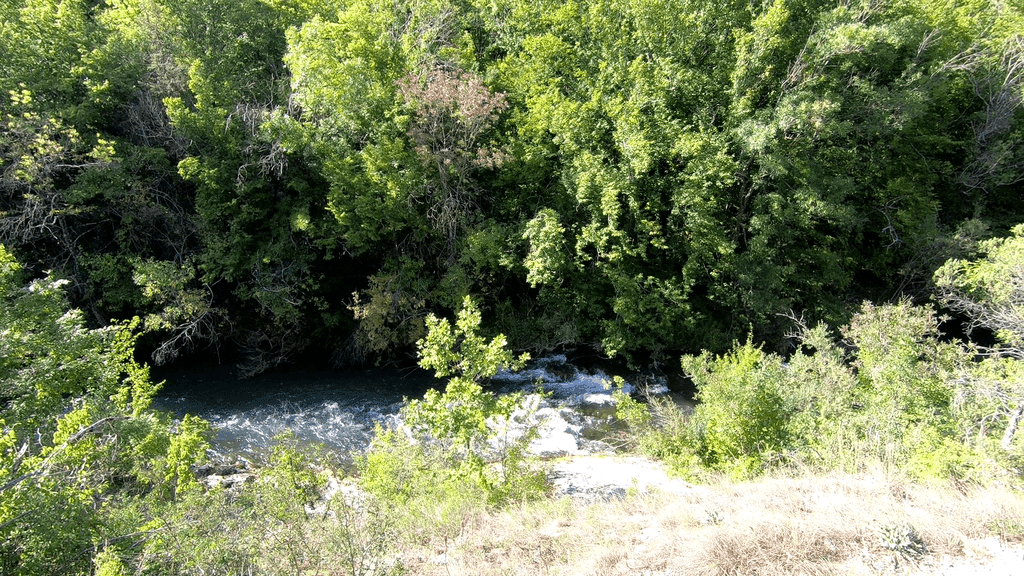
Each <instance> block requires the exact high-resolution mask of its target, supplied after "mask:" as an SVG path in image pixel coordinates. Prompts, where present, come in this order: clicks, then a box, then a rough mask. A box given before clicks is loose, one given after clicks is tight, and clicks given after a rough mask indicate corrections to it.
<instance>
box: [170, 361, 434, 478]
mask: <svg viewBox="0 0 1024 576" xmlns="http://www.w3.org/2000/svg"><path fill="white" fill-rule="evenodd" d="M153 377H154V379H157V380H164V381H166V383H165V384H164V388H163V390H162V391H161V393H160V395H159V396H158V397H157V399H156V401H155V404H156V406H157V407H158V408H162V409H166V410H170V411H172V412H173V413H174V414H175V416H176V417H178V418H181V417H182V416H184V415H185V414H194V415H197V416H200V417H202V418H204V419H206V420H208V421H209V422H210V424H211V425H212V426H213V427H214V430H215V434H214V438H213V441H212V447H213V452H214V454H213V455H214V456H215V457H217V458H220V459H223V460H229V461H234V460H245V461H250V462H254V463H260V462H262V461H263V460H264V458H265V455H266V453H267V450H268V447H270V446H271V445H273V443H274V442H273V441H274V437H276V436H278V435H280V434H282V433H285V432H292V433H294V435H295V437H296V438H297V439H298V440H299V442H300V443H306V444H313V443H318V444H323V445H325V446H326V447H327V448H328V449H330V450H333V451H334V452H336V453H337V454H338V456H340V457H341V459H342V460H343V461H344V460H346V459H348V457H349V456H350V455H351V454H352V453H353V452H358V451H359V450H362V449H363V448H365V446H366V445H367V444H368V443H369V441H370V437H371V434H372V432H373V428H374V425H375V423H377V422H382V423H386V422H387V420H388V419H389V418H394V416H395V415H396V414H397V413H398V410H399V408H400V407H401V402H402V399H403V397H410V398H418V397H421V396H422V395H423V394H424V393H425V392H426V391H427V390H428V389H430V388H431V387H432V386H438V385H439V384H443V383H441V382H440V381H439V380H436V379H435V378H433V377H431V375H430V374H429V373H427V372H425V371H422V370H386V369H373V370H352V371H330V370H322V371H318V370H305V369H301V368H297V369H292V370H287V371H281V372H275V373H271V374H264V375H261V376H258V377H256V378H252V379H249V380H239V379H238V378H237V376H236V375H235V373H234V370H233V368H232V367H230V366H191V367H175V368H170V369H162V370H154V373H153Z"/></svg>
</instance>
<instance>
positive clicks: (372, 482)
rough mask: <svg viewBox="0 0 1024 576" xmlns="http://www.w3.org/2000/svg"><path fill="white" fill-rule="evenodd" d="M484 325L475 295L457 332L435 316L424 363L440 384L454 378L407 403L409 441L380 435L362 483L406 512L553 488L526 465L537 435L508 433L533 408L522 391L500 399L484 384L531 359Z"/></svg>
mask: <svg viewBox="0 0 1024 576" xmlns="http://www.w3.org/2000/svg"><path fill="white" fill-rule="evenodd" d="M479 326H480V311H479V310H478V309H477V307H476V305H475V304H474V303H473V301H472V300H471V299H470V298H469V297H467V298H466V299H465V300H464V302H463V307H462V310H461V311H460V312H459V313H458V317H457V319H456V322H455V324H454V326H453V325H452V324H451V323H450V322H449V321H448V320H445V319H439V318H436V317H434V316H433V315H431V316H429V317H428V318H427V329H428V331H427V336H426V337H425V338H423V339H422V340H420V341H419V343H418V346H419V354H420V365H421V366H423V367H424V368H432V369H434V370H435V373H436V375H437V376H438V377H439V378H443V377H448V376H452V377H451V378H450V380H449V381H448V384H447V385H446V387H445V391H444V392H443V393H441V392H438V391H437V390H430V391H428V392H427V393H426V394H425V395H424V397H423V399H422V400H408V401H407V403H406V405H405V407H404V408H403V409H402V417H403V420H404V422H405V425H406V427H407V430H408V436H407V435H405V434H403V433H401V432H399V431H396V430H391V431H386V432H385V431H383V430H380V429H378V433H377V437H376V439H375V441H374V445H373V447H372V449H371V450H370V452H369V453H368V454H367V456H366V457H365V458H364V459H363V462H362V485H363V487H364V488H366V489H367V490H368V491H370V492H371V493H373V494H375V495H377V496H379V497H382V498H385V499H388V500H392V501H394V502H395V503H396V504H399V505H402V506H410V502H412V501H416V500H423V501H427V502H431V501H432V502H441V503H452V506H451V507H453V508H455V509H458V508H459V507H461V506H462V504H461V503H462V502H464V501H466V502H470V501H473V500H474V499H475V498H477V497H478V496H480V497H482V498H483V500H484V501H485V502H487V503H491V504H496V503H500V502H505V501H510V500H519V499H525V498H531V497H536V496H538V495H539V494H541V493H543V491H544V490H545V489H546V487H545V485H544V480H543V475H542V474H539V473H538V472H536V471H531V470H529V468H528V466H527V464H526V461H525V448H526V446H527V444H528V443H529V441H530V440H531V438H532V437H531V433H530V431H527V433H526V434H523V435H519V436H515V437H512V438H509V437H508V436H507V435H506V434H503V432H506V431H507V428H508V425H509V423H510V422H511V421H512V420H513V419H514V418H515V415H514V412H516V411H517V410H523V407H524V406H528V405H530V404H529V403H528V402H524V395H523V394H521V393H519V394H508V395H505V396H502V397H496V396H495V395H494V394H492V393H491V392H488V391H485V390H484V389H483V388H482V387H481V385H480V383H479V381H480V380H482V379H484V378H489V377H491V376H493V375H495V374H496V373H497V372H498V370H499V369H501V368H503V367H504V368H508V369H511V370H515V369H519V368H521V367H522V366H523V365H524V364H525V362H526V360H527V359H529V356H528V355H527V354H523V355H521V356H519V357H518V358H516V357H514V356H513V355H512V353H511V352H509V351H508V350H506V349H505V338H504V336H502V335H498V336H495V337H494V338H493V339H491V340H490V341H489V342H488V341H487V340H485V339H484V338H483V337H482V336H480V335H479V334H478V330H479ZM533 409H536V406H535V405H533ZM447 505H448V504H442V506H447Z"/></svg>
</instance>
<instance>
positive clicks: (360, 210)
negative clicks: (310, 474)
mask: <svg viewBox="0 0 1024 576" xmlns="http://www.w3.org/2000/svg"><path fill="white" fill-rule="evenodd" d="M4 6H5V14H10V17H9V18H7V19H5V21H4V23H3V24H2V26H3V32H4V34H3V35H2V40H0V43H2V44H0V47H2V54H0V55H2V56H3V58H2V60H3V64H2V65H0V66H2V72H3V73H2V78H0V88H2V94H0V98H2V99H3V101H4V112H3V113H2V121H3V123H4V129H3V133H2V135H0V158H2V162H3V165H2V178H0V185H2V194H3V195H2V197H0V202H2V205H0V211H2V215H0V236H2V239H3V241H4V242H5V243H7V244H8V245H10V246H14V247H16V248H17V249H18V250H19V253H20V254H23V255H24V258H25V259H26V261H27V262H28V263H29V264H30V265H32V266H38V267H39V268H40V269H53V270H57V271H60V273H61V275H62V277H65V278H67V279H68V280H69V281H70V282H71V285H70V288H71V292H70V294H71V296H72V298H73V299H74V301H75V303H76V304H81V307H82V308H83V309H84V310H86V311H87V312H88V313H89V316H90V319H91V320H93V321H94V322H95V323H96V324H97V325H101V324H105V323H107V322H109V321H111V320H113V319H118V318H120V319H124V318H127V317H128V316H130V315H133V314H134V313H135V312H136V311H138V312H142V313H143V315H145V316H146V317H147V319H148V320H147V323H146V325H147V330H149V335H148V336H147V339H146V340H145V342H146V343H147V345H148V346H149V347H151V348H153V349H155V350H156V352H157V353H156V356H155V359H157V360H160V361H163V360H169V359H171V358H174V357H175V356H176V354H177V353H178V352H184V351H188V350H191V349H194V348H196V347H200V346H202V345H206V344H217V345H220V344H222V343H227V342H231V343H233V344H234V348H235V350H236V351H238V352H239V353H240V354H239V356H240V358H239V359H240V361H241V364H242V372H243V373H245V374H251V373H256V372H258V371H260V370H264V369H267V368H271V367H273V366H276V365H278V364H280V363H282V362H287V361H288V359H289V358H290V357H291V356H293V355H294V354H295V353H297V352H299V351H301V350H302V349H304V348H306V347H309V346H319V347H324V348H328V349H330V350H327V351H329V352H331V353H332V354H333V355H334V356H335V357H336V358H338V359H344V358H348V359H349V360H355V361H359V360H366V359H377V360H379V359H383V358H385V357H387V355H389V354H393V353H395V352H400V351H403V350H404V351H406V352H408V351H411V349H412V348H413V346H414V344H415V342H416V341H417V340H418V339H419V338H421V337H422V336H423V334H424V333H425V329H426V327H425V324H424V322H425V319H426V317H427V315H428V314H429V313H435V314H445V313H451V312H454V311H456V310H458V308H459V307H460V305H461V302H462V299H463V297H465V296H466V295H474V296H475V297H476V298H477V299H478V300H479V301H481V302H484V303H486V304H487V305H488V307H489V308H490V309H492V310H494V312H495V313H494V314H493V315H491V316H489V321H490V322H491V325H490V326H489V327H487V329H489V330H492V331H494V332H498V331H501V332H503V333H505V334H507V335H508V336H509V338H510V340H511V341H512V343H513V345H515V346H516V347H520V348H535V349H543V348H551V347H555V346H565V345H592V346H595V347H598V348H600V349H601V350H602V351H603V352H605V353H606V354H609V355H613V354H616V353H619V352H622V353H632V352H634V351H636V352H639V351H647V352H653V353H655V355H656V356H657V355H661V356H663V355H664V354H666V353H668V352H669V351H673V350H675V351H678V350H682V351H689V352H692V351H696V350H699V349H701V348H706V349H709V350H714V351H715V352H722V351H724V350H726V349H727V348H728V347H729V345H730V343H731V342H733V341H734V340H736V339H737V338H741V337H744V336H746V335H747V334H748V333H752V335H753V339H754V341H756V342H763V343H765V344H766V345H767V346H768V347H769V349H780V348H778V347H779V346H782V342H783V340H784V339H783V337H782V336H783V333H784V332H785V330H786V325H785V322H784V321H782V320H781V319H780V318H781V317H780V316H779V314H784V313H786V312H787V311H789V310H796V311H798V312H799V313H802V314H804V315H805V316H806V317H807V318H808V319H809V320H811V321H826V322H829V323H832V324H841V323H843V322H846V321H847V320H849V318H850V317H851V315H852V314H853V313H854V311H855V309H856V303H858V302H861V301H863V300H864V299H869V300H881V299H891V298H893V297H895V296H899V295H904V296H908V297H911V298H917V299H922V298H924V297H925V296H926V295H927V291H928V289H929V286H930V283H931V281H932V277H933V272H934V271H935V269H937V268H938V266H939V265H940V264H941V262H943V261H945V260H946V259H948V258H950V257H959V256H964V255H967V254H966V253H964V252H963V251H961V250H959V248H958V247H962V245H964V242H963V241H961V240H963V238H966V237H963V238H961V237H962V236H963V234H962V233H963V231H964V230H966V229H967V228H971V229H975V230H977V229H981V228H983V227H986V226H987V227H988V228H989V229H991V230H992V231H993V232H995V233H1003V232H1006V231H1007V230H1009V229H1010V228H1011V227H1012V226H1013V225H1016V224H1018V223H1019V222H1020V221H1021V220H1024V215H1022V214H1021V207H1020V203H1019V202H1017V197H1018V196H1019V187H1020V184H1021V182H1022V179H1021V178H1022V177H1021V175H1022V174H1024V171H1022V170H1024V168H1022V164H1021V157H1020V156H1021V154H1020V146H1019V143H1020V140H1021V130H1022V128H1021V121H1020V118H1021V114H1024V112H1022V107H1021V102H1022V96H1021V94H1022V91H1021V81H1022V78H1024V76H1022V74H1021V71H1022V70H1024V65H1022V62H1024V61H1022V54H1024V52H1022V49H1021V46H1022V41H1021V36H1020V32H1019V31H1020V29H1021V28H1022V26H1024V19H1022V15H1021V6H1020V5H1019V3H1017V2H1000V3H992V2H987V1H984V0H977V1H972V2H963V3H956V5H955V6H953V5H950V4H949V3H948V2H943V1H937V0H914V1H912V2H891V1H881V2H879V1H875V0H872V1H868V0H855V1H851V2H843V3H840V4H835V3H831V2H819V1H816V0H772V1H770V2H760V3H753V4H752V3H749V2H731V1H730V2H721V1H719V2H709V1H706V0H643V1H639V2H637V1H631V2H624V1H621V0H574V1H570V2H549V1H547V0H545V1H542V2H523V1H521V0H497V1H494V2H491V1H488V2H477V1H475V0H467V1H464V2H457V3H450V2H438V1H434V0H399V1H397V2H391V3H385V4H381V3H378V2H369V1H365V0H353V1H346V2H340V1H333V0H324V1H315V2H312V1H311V2H306V1H302V2H294V1H277V0H274V1H270V0H267V1H263V0H217V1H215V2H212V3H210V2H202V3H197V2H191V1H189V2H184V3H181V2H178V3H174V4H173V5H172V4H170V3H168V2H165V1H164V0H120V1H118V2H110V3H100V4H94V3H89V2H85V1H84V0H66V1H59V2H58V1H56V0H32V1H30V2H11V1H8V2H7V3H6V4H4ZM170 268H180V269H181V270H182V271H183V272H185V271H187V272H188V274H184V276H183V275H182V274H177V273H174V274H171V273H166V274H152V272H153V271H154V270H157V269H159V270H165V271H167V270H169V269H170ZM185 276H187V279H183V278H184V277H185ZM135 278H146V282H149V284H147V285H139V284H136V283H135V282H134V281H133V280H134V279H135ZM161 281H166V282H168V283H169V284H167V285H166V286H163V287H161V286H157V285H155V284H154V282H161ZM327 351H325V352H327Z"/></svg>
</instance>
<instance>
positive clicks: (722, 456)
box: [682, 342, 790, 475]
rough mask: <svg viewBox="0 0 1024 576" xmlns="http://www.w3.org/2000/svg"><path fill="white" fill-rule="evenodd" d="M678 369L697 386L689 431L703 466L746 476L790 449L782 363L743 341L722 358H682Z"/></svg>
mask: <svg viewBox="0 0 1024 576" xmlns="http://www.w3.org/2000/svg"><path fill="white" fill-rule="evenodd" d="M682 365H683V370H685V371H686V372H687V373H688V374H690V375H691V377H692V378H693V380H694V382H695V383H696V385H697V390H698V392H697V400H698V402H699V404H698V405H697V408H696V409H695V410H694V413H693V418H692V427H693V429H694V432H695V434H694V436H695V438H696V439H697V441H698V442H699V444H698V447H697V453H698V455H699V456H700V457H701V459H702V461H703V462H704V464H705V465H707V466H710V467H714V468H726V469H729V470H731V471H733V472H735V473H737V474H739V475H746V474H748V473H751V472H754V471H755V470H756V469H757V468H758V467H760V466H762V465H763V464H765V463H766V462H767V461H768V460H769V458H770V457H771V455H773V454H776V453H778V452H779V451H781V450H783V449H785V448H786V447H787V446H788V444H789V440H790V437H789V436H790V434H789V430H788V427H787V425H788V420H789V413H788V411H787V406H786V400H785V398H784V396H783V381H784V380H785V374H784V369H783V366H782V359H781V358H779V357H778V356H775V355H772V354H765V353H764V352H763V351H762V350H761V349H760V348H757V347H755V346H754V345H753V344H751V343H750V342H747V343H746V344H744V345H742V346H739V347H737V348H735V349H734V350H733V351H732V352H730V353H729V354H726V355H723V356H712V355H710V354H708V353H704V354H702V355H700V356H686V357H684V358H683V360H682Z"/></svg>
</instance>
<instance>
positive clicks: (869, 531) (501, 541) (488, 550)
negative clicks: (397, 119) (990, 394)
mask: <svg viewBox="0 0 1024 576" xmlns="http://www.w3.org/2000/svg"><path fill="white" fill-rule="evenodd" d="M908 525H909V526H912V527H914V528H915V529H916V532H917V534H918V535H919V536H920V542H921V543H922V544H923V545H924V546H925V547H926V553H925V554H923V555H922V554H918V553H915V552H914V551H913V550H912V549H911V547H909V546H908V547H904V548H902V549H899V550H891V549H888V548H886V547H885V546H884V542H885V540H883V539H882V538H881V537H880V530H881V529H882V528H883V527H891V528H892V530H894V531H895V532H897V533H898V532H900V531H901V530H904V527H905V526H908ZM992 536H998V537H1000V538H1003V539H1004V540H1006V541H1009V544H1008V545H1013V541H1014V540H1016V545H1020V544H1024V542H1022V540H1024V500H1022V499H1021V497H1020V496H1018V495H1015V494H1014V493H1012V492H1010V491H1009V490H1005V489H997V488H974V489H967V490H964V489H962V488H961V490H956V489H953V488H952V487H949V488H946V487H934V486H924V485H920V484H914V483H911V482H907V481H905V480H902V479H898V478H890V477H884V476H881V475H864V476H841V475H832V476H808V477H803V478H782V479H764V480H760V481H756V482H751V483H743V484H733V483H729V482H724V481H723V482H721V483H718V484H716V485H711V486H706V487H702V488H701V489H699V490H696V491H694V492H693V493H692V494H689V495H670V494H660V495H654V496H646V497H634V498H629V499H627V500H625V501H615V502H607V503H601V504H590V505H588V504H583V503H577V502H573V501H570V500H566V499H562V500H558V501H552V502H542V503H533V504H527V505H523V506H520V507H515V508H513V509H509V510H506V511H502V512H491V513H486V512H477V513H475V514H474V515H473V517H471V518H467V519H466V522H465V525H464V527H463V530H462V532H461V533H460V534H458V535H456V536H454V537H451V536H449V537H448V538H440V537H439V538H426V539H424V538H422V535H421V537H420V538H418V539H417V542H415V543H414V542H412V541H410V542H406V543H405V544H403V549H402V559H403V563H404V564H405V566H406V568H407V569H408V571H409V572H410V573H412V574H422V575H444V576H456V575H473V576H478V575H480V576H483V575H490V574H494V575H498V574H517V575H519V574H523V575H529V574H564V575H576V574H579V575H584V574H587V575H591V574H593V575H609V576H611V575H626V574H629V575H636V574H649V575H652V576H654V575H658V576H660V575H670V574H672V575H674V574H686V575H689V574H697V575H701V574H707V575H717V574H723V575H725V574H728V575H744V574H750V575H757V574H765V575H767V574H771V575H785V574H851V573H872V572H874V573H878V572H879V571H882V572H886V571H888V572H890V573H892V572H893V570H894V569H896V570H898V571H900V572H901V573H904V571H905V570H907V569H913V568H914V567H915V566H917V567H918V568H920V569H921V570H923V571H924V572H928V570H926V568H927V567H928V566H933V567H934V566H935V564H934V562H935V561H937V559H939V558H942V557H943V556H948V557H950V558H957V557H961V556H963V555H964V554H965V552H966V553H973V552H974V550H975V548H976V546H974V545H973V544H972V542H976V541H977V540H978V539H981V538H987V537H992ZM1017 557H1018V558H1024V552H1022V553H1021V554H1018V556H1017ZM1019 573H1024V569H1022V570H1021V572H1019Z"/></svg>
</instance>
